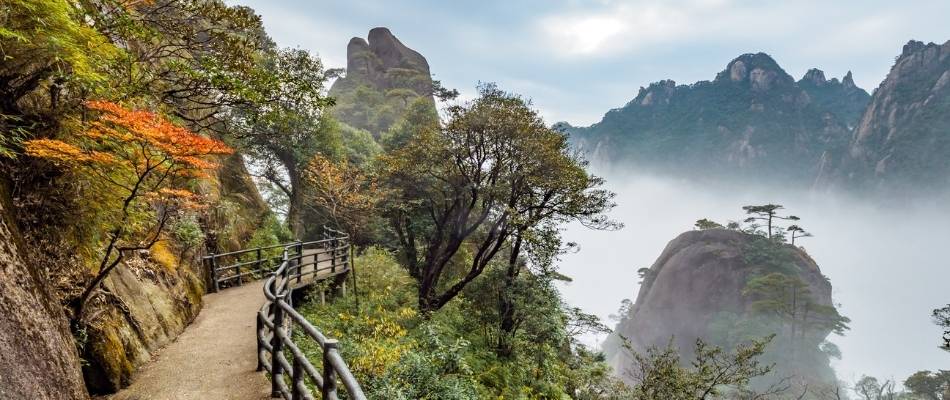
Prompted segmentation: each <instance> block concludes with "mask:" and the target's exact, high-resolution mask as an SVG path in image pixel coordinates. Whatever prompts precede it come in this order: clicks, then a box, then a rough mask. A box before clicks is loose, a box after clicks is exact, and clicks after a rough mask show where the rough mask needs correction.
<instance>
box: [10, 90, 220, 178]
mask: <svg viewBox="0 0 950 400" xmlns="http://www.w3.org/2000/svg"><path fill="white" fill-rule="evenodd" d="M86 107H87V108H89V109H90V110H93V111H98V112H99V117H98V119H97V120H95V121H93V122H91V123H89V124H88V126H87V127H86V128H85V129H84V130H83V131H82V132H80V133H79V134H78V135H76V136H75V137H74V138H71V139H73V140H69V141H66V140H57V139H34V140H29V141H27V142H26V143H25V148H26V153H27V154H28V155H30V156H33V157H37V158H42V159H46V160H48V161H51V162H53V163H56V164H59V165H66V166H71V167H84V168H86V170H87V172H93V173H94V174H96V175H101V176H103V177H105V178H107V181H109V182H111V183H114V184H116V185H118V186H122V187H124V188H126V189H129V188H132V187H133V185H134V183H135V182H136V181H140V180H143V179H147V178H149V177H161V178H162V180H163V181H164V178H166V177H168V176H183V177H200V176H203V175H205V171H206V170H208V169H210V168H213V167H214V166H215V164H214V163H213V162H211V161H208V160H207V159H206V157H207V156H211V155H224V154H230V153H231V152H232V150H231V148H229V147H228V146H227V145H225V144H224V143H223V142H221V141H219V140H215V139H212V138H208V137H205V136H201V135H198V134H196V133H194V132H191V131H189V130H188V129H185V128H183V127H180V126H178V125H175V124H174V123H172V122H171V121H168V120H167V119H165V118H164V117H162V116H160V115H158V114H156V113H153V112H149V111H143V110H130V109H127V108H124V107H122V106H120V105H118V104H116V103H112V102H107V101H89V102H86ZM164 183H165V182H161V183H160V184H158V185H156V187H153V188H152V189H153V190H158V189H159V188H160V187H161V186H163V184H164Z"/></svg>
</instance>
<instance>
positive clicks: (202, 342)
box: [108, 281, 270, 400]
mask: <svg viewBox="0 0 950 400" xmlns="http://www.w3.org/2000/svg"><path fill="white" fill-rule="evenodd" d="M262 290H263V281H257V282H252V283H248V284H246V285H245V286H241V287H236V288H230V289H227V290H222V291H221V292H219V293H212V294H208V295H206V296H205V297H204V308H203V309H202V310H201V313H200V314H198V317H197V318H195V321H194V322H193V323H192V324H191V325H190V326H189V327H188V328H187V329H186V330H185V332H183V333H182V334H181V336H179V337H178V339H177V340H176V341H175V342H173V343H171V344H169V345H168V346H167V347H165V348H164V349H162V350H160V351H159V352H157V355H156V356H155V357H154V358H153V359H152V361H151V362H149V363H148V364H147V365H145V366H143V367H142V368H141V369H140V370H139V371H138V372H137V373H136V374H135V376H133V378H132V384H131V385H130V386H129V387H127V388H125V389H123V390H121V391H120V392H118V393H116V394H114V395H112V396H111V397H108V399H109V400H190V399H228V400H263V399H269V398H270V383H269V382H268V380H267V378H266V376H265V375H264V374H263V373H260V372H256V371H255V368H256V367H257V359H256V358H255V355H256V353H257V345H256V342H255V333H254V329H255V327H256V321H255V315H256V312H257V310H258V309H260V307H261V305H263V304H264V293H263V291H262Z"/></svg>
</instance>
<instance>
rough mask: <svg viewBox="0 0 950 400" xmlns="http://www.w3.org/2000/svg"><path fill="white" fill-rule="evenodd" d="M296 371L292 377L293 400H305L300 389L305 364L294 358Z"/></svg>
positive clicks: (291, 390)
mask: <svg viewBox="0 0 950 400" xmlns="http://www.w3.org/2000/svg"><path fill="white" fill-rule="evenodd" d="M293 365H294V370H293V375H292V376H291V383H292V384H293V387H292V388H290V393H291V396H290V398H291V400H302V399H305V398H306V397H304V394H303V391H302V390H300V388H299V387H298V386H299V385H302V384H303V375H304V374H303V363H302V362H300V358H299V357H297V356H294V364H293Z"/></svg>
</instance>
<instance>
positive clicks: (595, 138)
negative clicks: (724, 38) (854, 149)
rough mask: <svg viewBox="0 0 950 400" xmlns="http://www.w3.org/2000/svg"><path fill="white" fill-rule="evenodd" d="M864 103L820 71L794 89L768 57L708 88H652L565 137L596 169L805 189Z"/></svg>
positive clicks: (738, 67) (750, 59)
mask: <svg viewBox="0 0 950 400" xmlns="http://www.w3.org/2000/svg"><path fill="white" fill-rule="evenodd" d="M848 82H851V81H850V80H848ZM851 84H853V82H851ZM861 93H863V95H864V97H862V96H861ZM867 96H868V95H867V93H866V92H864V91H863V90H861V89H858V88H856V87H852V86H849V85H846V84H845V83H843V82H838V80H837V79H833V80H832V81H827V80H825V78H824V74H823V73H821V72H820V71H817V70H816V71H812V72H810V73H809V74H808V75H807V76H806V79H803V80H802V82H796V81H795V80H794V79H793V78H792V77H791V76H789V75H788V74H787V73H786V72H785V71H784V70H783V69H782V68H781V67H780V66H779V65H778V64H777V63H776V62H775V60H773V59H772V58H771V57H769V56H768V55H766V54H764V53H757V54H744V55H742V56H739V57H738V58H736V59H734V60H732V61H731V62H730V63H729V64H728V65H727V66H726V68H725V69H724V70H723V71H722V72H720V73H719V74H718V75H717V76H716V78H715V79H714V80H713V81H701V82H697V83H694V84H692V85H676V84H675V82H673V81H670V80H666V81H661V82H657V83H653V84H651V85H650V86H648V87H646V88H641V89H640V92H639V94H638V95H637V97H636V98H634V99H633V100H632V101H630V102H629V103H628V104H627V105H626V106H624V107H623V108H620V109H615V110H611V111H610V112H608V113H607V114H606V115H605V116H604V118H603V119H602V120H601V121H600V122H598V123H596V124H594V125H592V126H590V127H586V128H574V127H570V126H567V125H562V127H566V128H567V129H566V130H567V131H568V133H570V134H571V140H572V142H573V143H574V144H575V146H577V147H579V148H581V149H582V150H583V151H585V152H587V153H588V155H589V156H591V155H593V156H591V157H590V158H592V159H594V160H601V161H607V162H613V163H630V164H634V165H636V166H639V167H647V168H655V169H660V170H671V171H674V172H682V173H687V174H696V173H697V171H703V172H702V173H701V174H710V175H715V176H722V175H727V176H739V177H745V176H754V177H767V178H773V177H781V178H790V179H794V180H798V181H802V182H807V183H811V182H812V179H813V177H814V175H815V172H816V165H817V163H818V160H819V159H820V158H821V156H822V154H823V152H824V150H825V149H826V148H828V147H831V146H836V145H838V146H840V145H841V144H842V143H845V142H846V141H847V139H848V137H849V134H850V133H849V130H848V125H849V119H856V117H854V116H853V114H854V113H855V112H854V111H853V110H854V109H856V108H858V109H863V107H864V105H865V104H866V102H867V100H866V97H867Z"/></svg>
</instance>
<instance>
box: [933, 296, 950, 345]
mask: <svg viewBox="0 0 950 400" xmlns="http://www.w3.org/2000/svg"><path fill="white" fill-rule="evenodd" d="M933 319H934V323H935V324H937V326H940V327H942V328H943V329H944V331H943V345H942V346H940V348H942V349H944V350H946V351H950V304H948V305H947V306H946V307H944V308H938V309H936V310H934V311H933Z"/></svg>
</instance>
